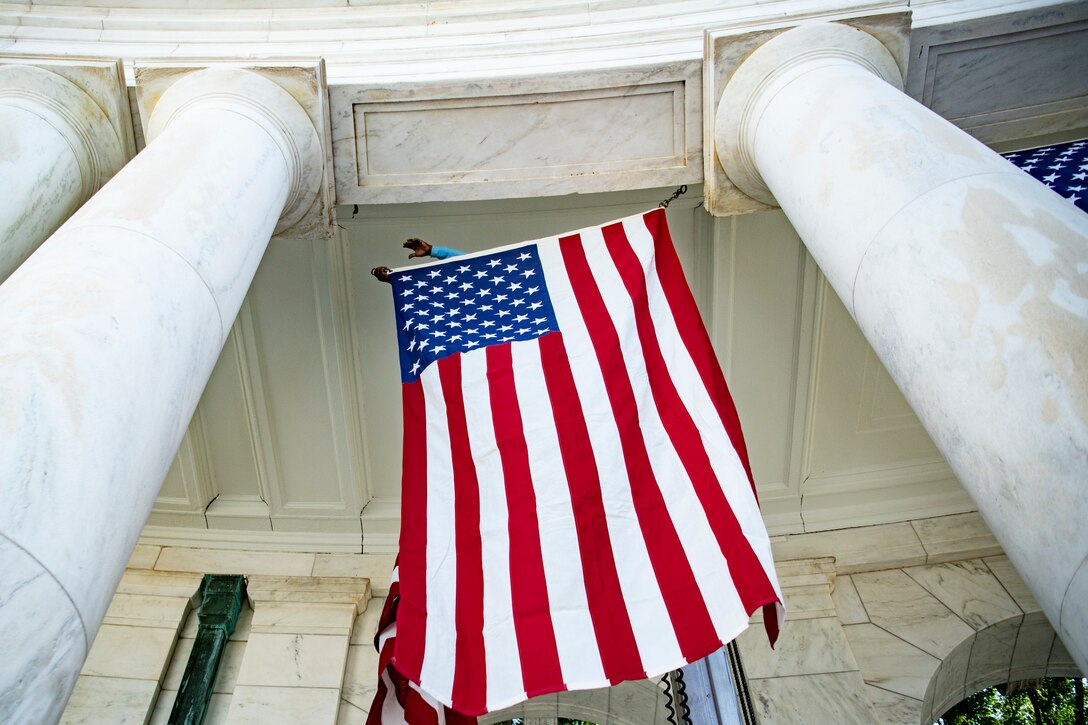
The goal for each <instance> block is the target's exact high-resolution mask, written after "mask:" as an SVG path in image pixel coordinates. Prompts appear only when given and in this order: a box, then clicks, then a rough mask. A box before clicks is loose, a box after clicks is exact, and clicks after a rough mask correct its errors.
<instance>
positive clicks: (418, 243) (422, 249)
mask: <svg viewBox="0 0 1088 725" xmlns="http://www.w3.org/2000/svg"><path fill="white" fill-rule="evenodd" d="M401 246H402V247H404V248H405V249H410V250H411V251H412V253H411V254H409V255H408V259H414V258H416V257H429V256H431V245H430V244H427V242H425V241H423V240H422V239H415V238H414V237H413V238H412V239H409V240H408V241H407V242H405V243H404V244H402V245H401Z"/></svg>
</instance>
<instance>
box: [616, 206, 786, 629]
mask: <svg viewBox="0 0 1088 725" xmlns="http://www.w3.org/2000/svg"><path fill="white" fill-rule="evenodd" d="M624 230H625V232H626V234H627V238H628V239H630V240H631V241H632V245H633V246H634V248H635V251H636V253H637V254H638V256H639V260H640V261H641V262H642V264H643V267H646V266H647V264H648V260H649V258H650V257H651V255H652V254H653V236H652V235H651V234H650V231H649V230H648V229H647V228H646V223H645V221H644V220H643V219H642V218H641V217H638V218H632V219H625V220H624ZM635 240H638V241H637V243H636V242H635ZM646 287H647V290H646V293H647V297H648V298H649V302H650V315H651V317H652V318H653V321H654V327H655V328H657V330H658V340H659V341H660V342H661V352H662V354H663V355H664V357H665V360H666V362H667V364H668V366H669V369H670V370H671V371H673V375H672V378H673V381H674V382H675V384H676V390H677V393H678V394H679V395H680V399H681V400H683V402H684V406H685V407H686V408H687V409H688V412H690V413H691V415H692V417H693V418H694V419H695V425H696V427H697V428H698V430H699V436H700V439H701V440H702V442H703V447H704V448H705V449H706V452H707V454H708V455H709V457H710V464H711V467H712V468H713V469H714V473H715V475H716V476H717V479H718V481H719V483H720V484H721V487H722V490H723V491H725V496H726V498H727V499H728V500H729V504H730V508H731V509H732V511H733V514H734V516H736V519H737V523H738V524H739V525H740V529H741V531H742V532H743V534H744V538H745V539H747V540H748V543H749V544H750V545H751V547H752V550H753V551H754V552H755V554H756V557H757V558H758V559H759V561H760V563H761V564H762V565H763V569H764V571H766V572H767V575H768V578H769V579H770V581H771V584H772V585H773V586H774V589H775V592H776V593H777V594H778V595H779V597H781V596H782V592H781V590H780V589H779V585H778V579H777V577H776V576H775V573H774V571H775V569H774V560H773V558H772V556H771V544H770V539H769V538H768V536H767V529H766V525H765V524H764V523H763V516H762V514H760V511H759V503H758V502H757V501H756V497H755V494H754V493H753V492H752V484H751V483H750V482H749V481H748V474H747V473H746V472H745V470H744V464H742V463H741V460H740V456H739V455H738V454H737V451H736V449H735V448H734V447H733V444H732V442H731V441H730V439H729V433H728V432H727V431H726V430H725V427H724V426H723V425H722V422H721V417H720V416H719V415H718V410H717V408H716V407H715V405H714V401H713V400H711V398H710V394H709V393H708V392H707V389H706V386H705V385H704V384H703V382H702V377H701V376H700V375H699V371H698V369H697V368H696V367H695V362H694V361H693V360H692V359H691V355H690V353H689V352H688V349H687V347H685V346H684V343H683V341H682V339H681V337H680V332H679V330H678V329H677V327H676V321H675V319H674V318H673V316H672V311H671V309H670V308H669V303H668V300H667V299H666V298H665V292H664V290H663V289H662V288H661V281H660V279H659V278H658V276H657V271H656V268H655V269H654V270H653V273H652V274H650V275H648V277H647V280H646ZM689 551H690V549H689ZM742 609H743V607H742ZM725 634H726V635H729V634H731V633H729V632H726V633H725ZM732 634H735V633H732Z"/></svg>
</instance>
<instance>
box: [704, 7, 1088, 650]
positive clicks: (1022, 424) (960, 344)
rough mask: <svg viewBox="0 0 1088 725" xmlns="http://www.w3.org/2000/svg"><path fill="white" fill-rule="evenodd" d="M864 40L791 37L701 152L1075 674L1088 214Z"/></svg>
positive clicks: (1086, 383) (1080, 618) (1084, 636)
mask: <svg viewBox="0 0 1088 725" xmlns="http://www.w3.org/2000/svg"><path fill="white" fill-rule="evenodd" d="M900 88H901V78H900V72H899V69H898V68H897V66H896V63H895V62H894V60H893V58H892V56H891V55H890V54H889V53H888V51H887V50H886V49H885V48H884V46H883V45H881V43H879V42H878V41H877V40H875V39H874V38H873V37H872V36H870V35H868V34H866V33H864V32H861V31H860V30H856V29H854V28H851V27H847V26H845V25H838V24H818V25H808V26H802V27H798V28H794V29H792V30H788V31H786V32H784V33H782V34H780V35H777V36H776V37H774V38H773V39H772V40H770V41H768V42H766V43H765V44H763V45H762V46H760V47H759V48H758V49H757V50H756V51H755V52H753V53H752V54H751V55H750V56H749V57H748V58H747V60H745V61H744V62H743V64H741V65H740V67H739V68H738V69H737V70H736V72H735V73H734V74H733V76H732V77H731V79H730V81H729V84H728V86H727V87H726V89H725V92H724V94H723V96H722V99H721V103H720V105H719V107H718V111H717V117H716V122H717V123H716V128H715V133H714V141H715V145H716V149H717V152H718V156H719V158H720V159H721V161H722V166H723V167H724V169H725V171H726V173H727V174H728V176H729V179H730V180H731V181H732V182H733V183H734V184H735V185H736V186H737V187H739V188H740V189H741V190H743V191H744V192H746V193H747V194H748V195H749V196H751V197H753V198H755V199H758V200H760V201H763V202H765V203H770V204H778V205H780V206H781V207H782V209H783V210H784V211H785V213H786V215H787V216H788V217H789V219H790V221H791V222H792V223H793V225H794V227H795V228H796V230H797V232H798V233H799V234H800V236H801V238H802V239H803V240H804V243H805V245H806V246H807V247H808V249H809V251H810V252H811V253H812V255H813V257H814V258H815V259H816V261H817V262H818V263H819V266H820V268H821V269H822V270H823V272H824V274H826V275H827V278H828V280H829V281H830V282H831V284H832V286H833V287H834V288H835V290H836V291H837V292H838V294H839V296H840V297H841V298H842V299H843V301H844V302H845V304H846V306H847V308H848V309H849V310H850V312H851V314H852V315H853V316H854V319H855V320H856V321H857V323H858V325H859V327H860V328H861V330H862V332H864V334H865V336H866V338H867V339H868V340H869V342H870V344H871V345H872V346H873V348H874V350H875V351H876V352H877V354H878V355H879V356H880V358H881V360H882V361H883V362H884V364H885V366H887V368H888V371H889V372H890V373H891V375H892V377H893V378H894V379H895V381H896V382H897V384H898V385H899V387H900V389H901V390H902V391H903V393H904V394H905V395H906V397H907V399H908V400H909V401H910V403H911V406H912V407H913V408H914V410H915V412H916V413H917V414H918V416H919V418H920V419H921V421H922V423H923V424H924V425H925V427H926V429H927V430H928V431H929V433H930V435H931V436H932V437H933V439H934V441H935V442H936V443H937V445H938V447H939V448H940V449H941V451H942V452H943V453H944V455H945V456H946V458H947V459H948V462H949V463H950V464H951V466H952V468H953V469H954V470H955V472H956V475H957V476H958V478H959V479H960V481H961V482H962V483H963V485H964V487H965V488H966V489H967V491H968V493H969V494H970V495H971V496H972V498H973V499H974V500H975V502H976V503H977V504H978V507H979V510H980V512H981V513H982V515H983V517H984V518H985V520H986V522H987V523H988V524H989V526H990V527H991V528H992V529H993V531H994V533H995V535H996V536H997V538H998V539H999V541H1000V542H1001V544H1002V546H1003V547H1004V549H1005V550H1006V551H1007V552H1008V554H1009V557H1010V558H1011V559H1012V561H1013V562H1014V563H1015V565H1016V567H1017V569H1018V570H1019V571H1020V573H1021V574H1022V575H1023V576H1024V579H1025V580H1026V581H1027V583H1028V585H1029V586H1030V587H1031V589H1032V591H1033V592H1034V594H1035V596H1036V597H1037V598H1038V600H1039V602H1040V603H1041V604H1042V606H1043V609H1044V610H1045V612H1046V613H1047V616H1048V617H1049V618H1050V620H1051V622H1052V623H1053V624H1054V627H1055V630H1057V632H1058V633H1059V635H1060V636H1061V637H1062V639H1063V640H1064V641H1065V643H1066V644H1067V645H1068V646H1069V649H1070V651H1071V652H1072V653H1073V656H1074V657H1075V658H1076V659H1077V661H1078V663H1079V664H1080V666H1081V667H1082V668H1085V669H1088V568H1086V556H1088V526H1085V520H1088V216H1086V215H1085V214H1084V213H1083V212H1081V211H1079V210H1078V209H1076V208H1075V207H1074V206H1073V205H1072V204H1071V203H1069V202H1067V201H1066V200H1064V199H1061V198H1060V197H1058V196H1057V195H1056V194H1054V193H1053V192H1051V191H1050V190H1048V189H1047V188H1046V187H1045V186H1043V185H1042V184H1039V183H1038V182H1036V181H1035V180H1033V179H1031V178H1030V177H1028V176H1027V175H1026V174H1024V173H1022V172H1021V171H1019V170H1017V169H1016V168H1014V167H1013V166H1012V165H1011V164H1009V163H1008V162H1006V161H1005V160H1004V159H1002V158H1001V157H1000V156H998V155H997V154H995V153H993V152H992V151H990V150H989V149H987V148H986V147H985V146H983V145H982V144H981V143H978V142H977V141H975V140H974V139H972V138H971V137H969V136H968V135H967V134H965V133H963V132H961V131H960V130H959V129H957V128H955V127H954V126H953V125H952V124H950V123H948V122H946V121H944V120H943V119H941V118H940V117H938V116H937V115H935V114H933V113H932V112H930V111H929V110H928V109H926V108H924V107H923V106H921V105H920V104H918V103H916V102H915V101H913V100H912V99H910V98H909V97H907V96H906V95H905V94H904V93H902V92H901V91H900Z"/></svg>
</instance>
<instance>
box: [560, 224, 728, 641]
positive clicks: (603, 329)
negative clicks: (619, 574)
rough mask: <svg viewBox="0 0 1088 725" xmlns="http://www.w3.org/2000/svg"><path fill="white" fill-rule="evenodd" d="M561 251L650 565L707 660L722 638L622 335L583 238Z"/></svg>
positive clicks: (682, 630) (675, 619) (681, 632)
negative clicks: (645, 418) (670, 502)
mask: <svg viewBox="0 0 1088 725" xmlns="http://www.w3.org/2000/svg"><path fill="white" fill-rule="evenodd" d="M559 249H560V252H561V253H562V255H563V262H564V264H565V265H566V269H567V274H568V276H569V277H570V280H571V287H572V288H573V290H574V296H575V299H576V300H577V302H578V308H579V309H580V310H581V313H582V318H583V319H584V320H585V322H586V327H587V329H588V330H589V337H590V340H591V341H592V343H593V348H594V350H595V352H596V354H597V361H598V363H599V364H600V366H601V369H602V370H603V371H605V374H604V376H603V377H604V384H605V388H606V390H607V391H608V399H609V402H610V403H611V405H612V413H613V417H614V419H615V421H616V426H617V429H618V430H619V435H620V444H621V446H622V448H623V458H624V464H625V465H626V467H627V477H628V480H629V481H630V485H631V497H632V499H633V501H634V506H635V513H636V515H637V516H638V522H639V526H640V528H641V529H642V536H643V538H644V539H645V540H646V549H647V552H648V553H649V555H650V563H651V565H652V566H653V569H654V575H655V576H656V577H657V582H658V587H659V588H660V590H661V595H662V599H663V600H664V602H665V607H666V609H667V610H668V612H669V618H670V620H671V621H672V626H673V630H674V631H675V632H676V639H677V642H678V643H679V645H680V651H681V652H682V653H683V655H684V657H685V658H686V659H687V660H688V661H689V662H691V661H694V660H696V659H698V658H700V657H704V656H706V655H707V654H708V647H711V646H712V645H713V644H714V643H716V642H718V641H719V640H718V635H717V632H716V631H715V629H714V623H713V621H712V620H711V619H710V612H709V611H707V608H706V604H705V602H704V601H703V597H702V594H701V593H700V591H699V585H698V584H697V583H696V581H695V574H694V573H693V572H692V570H691V564H690V563H689V562H688V559H687V556H686V555H685V554H684V547H683V545H682V544H681V542H680V537H679V536H678V535H677V533H676V527H675V525H674V524H673V521H672V517H671V516H670V515H669V512H668V509H667V508H666V506H665V499H664V496H663V495H662V494H661V489H660V488H659V487H658V484H657V480H656V478H655V476H654V471H653V468H652V467H651V465H650V457H649V454H648V453H647V450H646V441H645V439H644V438H643V435H642V429H641V427H640V425H639V414H638V401H637V399H636V397H635V392H634V390H633V389H632V387H631V380H630V378H629V377H628V375H627V364H626V361H625V360H624V357H623V352H622V350H621V347H620V338H619V334H618V333H617V332H616V328H615V325H614V324H613V322H612V318H611V316H610V315H609V312H608V307H607V305H605V302H604V298H603V297H602V296H601V292H600V290H599V289H598V287H597V282H596V280H595V279H594V277H593V272H592V270H591V269H590V267H589V262H588V260H587V259H586V255H585V249H584V248H583V246H582V241H581V238H580V237H579V236H571V237H563V238H561V239H560V240H559Z"/></svg>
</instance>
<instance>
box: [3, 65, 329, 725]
mask: <svg viewBox="0 0 1088 725" xmlns="http://www.w3.org/2000/svg"><path fill="white" fill-rule="evenodd" d="M314 85H315V87H316V89H319V88H320V83H315V84H314ZM316 89H315V90H316ZM147 135H148V138H149V139H151V140H150V142H149V144H148V146H147V148H146V149H145V150H144V151H143V152H141V153H140V154H139V155H137V157H136V158H135V159H134V160H133V161H132V162H130V163H129V164H128V165H127V166H126V167H125V168H124V169H122V170H121V172H120V173H118V174H117V175H116V176H115V177H114V178H113V179H112V180H111V181H110V182H109V183H108V184H106V186H105V187H103V189H102V190H101V191H100V192H99V193H98V194H96V195H95V196H94V197H93V198H92V199H91V200H90V201H88V202H87V203H86V204H85V205H84V206H83V207H82V208H81V209H80V210H79V211H78V212H76V214H74V215H73V216H72V217H71V218H70V219H69V220H68V221H67V222H66V223H65V224H64V225H63V226H62V227H61V228H60V229H59V230H58V231H57V232H56V233H55V234H54V235H53V236H52V237H50V238H49V239H48V240H46V242H45V243H44V244H42V246H41V247H40V248H39V249H38V251H37V252H36V253H35V254H33V255H32V256H31V258H30V259H29V260H28V261H27V262H25V263H24V264H23V265H22V266H21V267H20V269H19V270H18V272H17V273H16V274H14V275H12V277H11V278H10V279H9V280H8V281H7V282H6V283H5V284H4V285H2V286H0V501H3V502H4V505H3V506H2V507H0V592H3V596H2V597H0V642H3V643H4V656H3V658H0V721H2V722H27V723H29V722H34V723H43V722H44V723H49V722H55V721H56V719H57V718H58V717H59V715H60V712H61V710H62V709H63V707H64V702H65V700H66V698H67V695H68V693H69V692H70V691H71V688H72V685H73V683H74V681H75V678H76V675H77V674H78V672H79V669H80V666H81V665H82V663H83V660H84V657H85V656H86V653H87V651H88V649H89V646H90V643H91V641H92V640H93V638H94V636H95V632H96V631H97V629H98V626H99V624H100V623H101V621H102V617H103V615H104V613H105V611H106V607H107V605H108V603H109V601H110V597H111V596H112V594H113V591H114V588H115V587H116V585H117V583H118V581H119V580H120V578H121V574H122V572H123V570H124V567H125V562H126V561H127V560H128V558H129V554H130V553H131V551H132V549H133V546H134V545H135V543H136V539H137V537H138V535H139V532H140V529H141V527H142V526H143V523H144V521H145V519H146V517H147V515H148V512H149V511H150V509H151V506H152V503H153V501H154V499H155V496H156V494H157V492H158V489H159V486H160V484H161V483H162V480H163V478H164V476H165V475H166V472H167V469H168V467H169V465H170V461H171V459H172V457H173V455H174V452H175V451H176V450H177V447H178V444H179V442H180V440H181V437H182V434H183V433H184V431H185V427H186V425H187V424H188V422H189V419H190V417H191V416H192V413H193V410H194V408H195V407H196V404H197V400H198V399H199V397H200V394H201V391H202V390H203V388H204V385H205V383H206V382H207V379H208V376H209V375H210V374H211V371H212V367H213V365H214V364H215V361H216V358H217V356H218V354H219V351H220V349H221V348H222V345H223V343H224V341H225V339H226V336H227V333H228V331H229V330H230V327H231V323H232V322H233V320H234V317H235V315H236V314H237V311H238V308H239V306H240V305H241V303H242V299H243V297H244V295H245V293H246V290H247V288H248V287H249V284H250V281H251V280H252V278H253V274H254V272H255V270H256V268H257V264H258V263H259V262H260V260H261V256H262V254H263V253H264V250H265V247H266V246H267V244H268V241H269V238H270V236H271V235H272V233H273V231H274V230H276V229H277V225H279V227H278V228H280V229H282V228H286V227H289V226H290V225H292V224H293V223H294V222H296V221H297V220H298V219H299V218H300V217H302V216H303V215H304V214H305V213H306V212H307V210H308V209H309V208H310V206H311V205H312V204H313V203H314V202H315V199H317V197H318V195H319V193H320V192H319V190H320V189H321V185H322V176H323V168H324V163H323V160H324V153H323V149H322V143H321V140H320V139H319V137H318V134H317V131H316V130H315V127H314V124H313V123H312V121H311V118H310V116H309V115H307V113H306V112H305V111H304V110H303V108H302V106H300V104H299V103H298V102H297V101H296V100H295V99H294V98H293V97H292V96H291V95H290V94H289V93H288V92H287V91H285V90H283V88H281V87H280V86H279V85H277V83H275V82H273V81H271V80H269V79H268V78H265V77H263V76H261V75H258V74H256V73H254V72H250V71H245V70H239V69H228V68H216V69H207V70H202V71H199V72H194V73H191V74H190V75H188V76H186V77H184V78H182V79H181V80H178V81H177V82H176V83H175V84H174V85H172V86H171V87H170V89H169V90H168V91H166V93H165V94H164V95H163V96H162V98H161V100H159V101H158V104H157V105H156V106H155V110H154V113H153V115H152V117H151V118H150V121H149V128H148V134H147Z"/></svg>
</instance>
